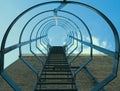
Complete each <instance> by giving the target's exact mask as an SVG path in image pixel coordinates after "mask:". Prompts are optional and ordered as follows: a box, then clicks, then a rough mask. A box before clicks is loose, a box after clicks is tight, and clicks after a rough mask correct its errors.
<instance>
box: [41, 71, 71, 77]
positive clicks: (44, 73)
mask: <svg viewBox="0 0 120 91" xmlns="http://www.w3.org/2000/svg"><path fill="white" fill-rule="evenodd" d="M41 75H71V76H72V73H64V72H62V73H60V72H59V73H58V72H57V73H56V72H54V73H53V72H52V73H51V72H49V73H48V72H46V73H45V72H44V73H42V74H41Z"/></svg>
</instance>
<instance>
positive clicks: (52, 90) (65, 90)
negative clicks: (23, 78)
mask: <svg viewBox="0 0 120 91" xmlns="http://www.w3.org/2000/svg"><path fill="white" fill-rule="evenodd" d="M34 91H77V89H40V90H34Z"/></svg>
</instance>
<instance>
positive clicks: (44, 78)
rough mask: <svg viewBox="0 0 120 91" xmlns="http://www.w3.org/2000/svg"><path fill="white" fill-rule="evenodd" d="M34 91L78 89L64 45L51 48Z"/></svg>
mask: <svg viewBox="0 0 120 91" xmlns="http://www.w3.org/2000/svg"><path fill="white" fill-rule="evenodd" d="M34 91H78V90H77V87H76V83H75V78H74V77H73V74H72V71H71V68H70V66H69V64H68V61H67V59H66V55H65V50H64V47H61V46H54V47H51V48H50V52H49V55H48V58H47V60H46V62H45V65H44V67H43V69H42V71H41V72H40V74H39V76H38V79H37V81H36V85H35V89H34Z"/></svg>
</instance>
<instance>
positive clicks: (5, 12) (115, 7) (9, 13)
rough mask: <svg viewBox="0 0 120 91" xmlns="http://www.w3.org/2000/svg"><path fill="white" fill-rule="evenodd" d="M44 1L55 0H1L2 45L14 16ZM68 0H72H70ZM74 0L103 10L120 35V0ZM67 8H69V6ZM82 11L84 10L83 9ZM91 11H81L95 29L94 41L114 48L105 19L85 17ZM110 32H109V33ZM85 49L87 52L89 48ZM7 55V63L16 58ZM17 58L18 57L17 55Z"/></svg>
mask: <svg viewBox="0 0 120 91" xmlns="http://www.w3.org/2000/svg"><path fill="white" fill-rule="evenodd" d="M44 1H53V0H31V1H30V0H12V1H11V0H1V1H0V13H1V14H0V45H1V41H2V38H3V35H4V33H5V31H6V29H7V27H8V26H9V25H10V23H11V22H12V21H13V20H14V18H15V17H16V16H18V15H19V14H20V13H21V12H23V11H24V10H25V9H27V8H29V7H31V6H33V5H36V4H38V3H42V2H44ZM68 1H71V0H68ZM73 1H80V2H83V3H86V4H89V5H91V6H93V7H95V8H97V9H98V10H100V11H101V12H103V13H104V14H105V15H106V16H107V17H108V18H109V19H110V20H111V21H112V22H113V24H114V25H115V27H116V29H117V30H118V33H119V35H120V12H119V9H120V5H119V4H120V0H109V1H108V0H104V1H102V0H73ZM65 8H67V6H66V7H65ZM70 9H71V11H72V10H73V11H74V12H75V13H76V14H77V13H78V11H77V9H75V8H72V7H71V8H70ZM81 11H82V9H81ZM90 13H91V12H89V11H88V12H84V9H83V11H82V12H80V14H81V17H82V18H83V19H84V20H85V22H87V23H88V25H89V26H90V28H91V29H93V30H94V31H91V32H92V34H93V40H94V43H95V44H96V45H99V46H101V47H105V48H108V49H112V48H113V47H114V45H111V44H112V43H113V42H114V40H113V38H111V36H112V33H111V32H109V28H108V27H105V26H106V25H105V24H104V23H103V21H101V20H100V18H96V16H95V17H93V16H89V17H83V16H84V15H87V14H90ZM78 14H79V13H78ZM93 19H94V21H91V20H93ZM95 22H96V23H95ZM98 23H99V24H98ZM95 25H96V27H94V26H95ZM17 28H18V27H17ZM81 29H83V28H82V27H81ZM103 29H104V30H106V32H102V30H103ZM95 30H96V31H95ZM97 30H98V31H97ZM58 32H59V31H58ZM108 32H109V34H108ZM83 33H85V32H84V31H83ZM13 35H14V34H13ZM62 35H64V34H62V33H61V36H62ZM106 35H107V36H106ZM51 36H52V35H51ZM83 37H84V40H86V41H87V40H89V39H88V37H86V36H83ZM15 38H16V37H15V36H12V35H11V38H10V39H15ZM8 42H9V43H11V44H12V41H8ZM16 43H17V41H16ZM113 49H114V48H113ZM84 51H85V52H87V48H86V49H85V50H84ZM13 53H15V54H17V53H16V52H13ZM13 53H12V52H11V54H10V55H13ZM7 55H8V56H7ZM7 55H6V56H7V57H6V62H5V64H6V65H8V64H9V63H11V60H15V59H14V58H9V54H7ZM15 58H17V55H16V57H15ZM12 62H13V61H12Z"/></svg>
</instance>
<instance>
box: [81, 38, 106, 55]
mask: <svg viewBox="0 0 120 91" xmlns="http://www.w3.org/2000/svg"><path fill="white" fill-rule="evenodd" d="M84 39H85V41H89V37H85V38H84ZM92 39H93V44H95V45H97V46H100V47H102V48H106V46H107V41H102V42H100V40H99V39H98V38H96V37H94V36H93V37H92ZM88 53H90V47H86V48H85V47H84V50H83V54H88ZM93 53H94V54H102V53H101V52H99V51H97V50H95V49H93Z"/></svg>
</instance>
